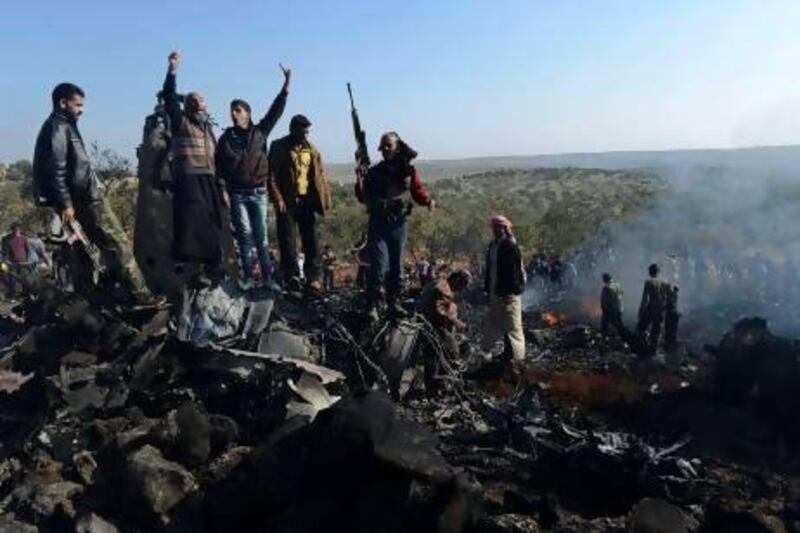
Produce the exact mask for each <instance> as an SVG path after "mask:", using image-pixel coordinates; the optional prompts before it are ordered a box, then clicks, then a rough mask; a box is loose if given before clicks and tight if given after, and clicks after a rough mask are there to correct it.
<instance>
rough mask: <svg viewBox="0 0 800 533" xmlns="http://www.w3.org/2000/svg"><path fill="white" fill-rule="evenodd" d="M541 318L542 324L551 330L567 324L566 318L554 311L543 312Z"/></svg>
mask: <svg viewBox="0 0 800 533" xmlns="http://www.w3.org/2000/svg"><path fill="white" fill-rule="evenodd" d="M540 318H541V320H542V322H544V323H545V325H546V326H549V327H551V328H552V327H555V326H557V325H559V324H561V323H562V322H565V321H566V319H567V317H566V316H564V315H562V314H560V313H556V312H554V311H543V312H542V314H541V315H540Z"/></svg>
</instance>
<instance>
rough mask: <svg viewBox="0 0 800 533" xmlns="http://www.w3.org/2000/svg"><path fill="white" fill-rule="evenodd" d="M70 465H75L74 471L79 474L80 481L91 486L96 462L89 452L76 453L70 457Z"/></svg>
mask: <svg viewBox="0 0 800 533" xmlns="http://www.w3.org/2000/svg"><path fill="white" fill-rule="evenodd" d="M72 463H73V464H74V465H75V470H77V471H78V474H80V476H81V479H83V481H84V483H86V484H87V485H91V484H92V483H93V481H94V472H95V470H97V462H96V461H95V460H94V456H92V454H91V452H88V451H83V452H80V453H76V454H75V455H73V456H72Z"/></svg>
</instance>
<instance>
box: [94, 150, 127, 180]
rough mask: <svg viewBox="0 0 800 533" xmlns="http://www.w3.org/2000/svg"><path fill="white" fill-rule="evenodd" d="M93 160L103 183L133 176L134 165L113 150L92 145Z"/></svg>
mask: <svg viewBox="0 0 800 533" xmlns="http://www.w3.org/2000/svg"><path fill="white" fill-rule="evenodd" d="M92 160H93V162H94V170H95V172H96V173H97V177H98V178H100V180H101V181H103V182H109V181H113V180H119V179H122V178H127V177H130V176H132V175H133V163H132V162H131V160H130V159H128V158H127V157H123V156H122V155H120V154H118V153H117V152H115V151H114V150H112V149H111V148H100V146H99V145H98V144H97V142H96V141H95V142H93V143H92Z"/></svg>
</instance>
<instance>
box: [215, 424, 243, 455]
mask: <svg viewBox="0 0 800 533" xmlns="http://www.w3.org/2000/svg"><path fill="white" fill-rule="evenodd" d="M208 422H209V424H210V426H211V450H212V452H213V453H215V454H216V453H220V452H222V451H223V450H226V449H227V448H229V447H230V446H232V445H233V444H235V443H236V442H238V441H239V435H240V431H239V424H237V423H236V420H234V419H233V418H231V417H229V416H225V415H209V416H208Z"/></svg>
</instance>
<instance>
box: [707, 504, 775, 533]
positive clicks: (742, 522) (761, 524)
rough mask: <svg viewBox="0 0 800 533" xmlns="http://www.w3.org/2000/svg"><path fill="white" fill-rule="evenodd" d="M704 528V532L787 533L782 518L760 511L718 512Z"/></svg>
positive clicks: (712, 515) (712, 514)
mask: <svg viewBox="0 0 800 533" xmlns="http://www.w3.org/2000/svg"><path fill="white" fill-rule="evenodd" d="M703 526H704V528H703V531H725V532H726V533H786V526H785V525H784V524H783V521H782V520H781V519H780V518H778V517H777V516H772V515H767V514H764V513H760V512H758V511H750V512H748V511H725V510H716V511H715V512H713V513H711V516H710V517H709V519H708V520H707V521H706V523H704V524H703Z"/></svg>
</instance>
